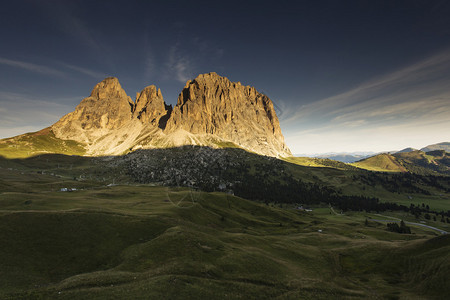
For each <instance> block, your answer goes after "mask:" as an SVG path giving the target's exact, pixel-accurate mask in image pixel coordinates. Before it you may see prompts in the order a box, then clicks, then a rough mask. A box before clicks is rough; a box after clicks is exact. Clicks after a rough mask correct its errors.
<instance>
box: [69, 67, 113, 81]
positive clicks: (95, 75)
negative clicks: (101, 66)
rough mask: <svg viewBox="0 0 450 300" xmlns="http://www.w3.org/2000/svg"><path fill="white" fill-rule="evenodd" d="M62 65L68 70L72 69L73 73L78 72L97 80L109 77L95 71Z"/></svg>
mask: <svg viewBox="0 0 450 300" xmlns="http://www.w3.org/2000/svg"><path fill="white" fill-rule="evenodd" d="M60 64H61V65H62V66H63V67H66V68H68V69H71V70H73V71H77V72H79V73H81V74H84V75H88V76H90V77H93V78H95V79H99V78H105V77H107V75H106V74H105V73H100V72H96V71H93V70H90V69H86V68H82V67H78V66H74V65H70V64H66V63H60Z"/></svg>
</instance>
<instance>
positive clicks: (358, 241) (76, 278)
mask: <svg viewBox="0 0 450 300" xmlns="http://www.w3.org/2000/svg"><path fill="white" fill-rule="evenodd" d="M254 159H255V160H257V158H256V157H255V158H254ZM98 161H99V160H98V159H92V158H84V157H73V156H63V155H50V156H47V155H45V156H37V157H33V158H29V159H26V160H22V159H16V160H6V159H1V160H0V167H1V168H0V265H1V266H2V272H0V298H6V299H8V298H11V299H20V298H22V299H34V298H40V297H44V298H55V297H58V298H62V299H74V298H77V299H79V298H83V299H95V298H97V299H110V298H130V297H131V298H137V299H139V298H142V299H148V298H161V297H162V296H164V297H166V298H167V297H172V298H183V299H189V298H194V299H198V298H239V297H244V298H261V297H267V298H276V297H278V298H282V299H289V298H291V299H299V298H304V299H308V298H309V299H320V298H322V299H329V298H376V297H382V298H396V297H402V298H408V299H409V298H414V297H422V298H424V297H425V298H426V297H439V296H440V295H443V294H444V293H445V287H446V282H448V279H449V278H448V274H450V273H449V272H447V271H446V270H448V268H449V261H450V259H449V258H450V257H449V253H450V251H448V250H449V245H450V241H449V239H448V238H438V239H437V241H438V242H435V243H434V242H429V239H430V238H432V237H434V236H436V233H434V232H432V231H428V230H424V229H421V228H413V232H414V233H415V234H414V235H399V234H395V233H390V232H387V231H386V230H385V226H384V225H382V224H377V223H374V222H370V226H368V227H366V226H364V220H365V218H366V217H370V215H368V214H364V213H353V214H352V215H347V216H336V215H334V214H330V210H329V209H328V208H319V209H315V210H314V212H313V213H312V214H311V213H309V214H307V213H300V212H298V211H295V210H292V208H286V207H285V208H283V209H280V208H278V207H271V206H266V205H261V204H258V203H254V202H250V201H246V200H244V199H240V198H237V197H233V196H229V195H226V194H220V193H198V192H194V191H190V190H187V189H173V188H166V187H149V186H113V187H106V186H105V185H106V184H109V183H111V181H112V179H111V178H112V177H114V178H116V180H118V181H120V182H126V181H127V180H128V178H127V177H126V176H125V175H123V174H122V175H121V174H120V172H121V170H115V169H108V168H105V167H104V165H103V164H99V163H98ZM255 163H256V161H255ZM289 168H292V170H294V171H295V174H296V175H297V176H300V177H302V178H305V180H308V181H321V182H327V183H330V184H332V185H334V186H337V187H342V188H345V187H347V188H349V192H352V193H357V191H360V190H358V188H359V187H358V186H357V185H356V186H352V179H351V174H356V173H355V172H360V171H357V170H352V171H344V170H338V169H333V168H311V167H301V166H297V165H293V164H290V165H289ZM38 172H39V173H38ZM42 173H44V174H42ZM52 174H53V175H52ZM61 187H76V188H78V189H82V190H79V191H76V192H71V193H69V192H60V191H59V189H60V188H61ZM366 191H367V192H368V193H380V191H381V193H385V191H384V192H383V191H382V190H381V189H380V188H377V187H373V191H372V190H370V189H369V188H368V189H367V190H366ZM444 202H445V201H444ZM444 202H443V203H442V205H444V207H446V208H447V209H448V201H446V202H445V203H444ZM430 206H431V205H430ZM372 217H373V216H372ZM398 217H401V218H405V217H404V216H398ZM405 219H406V218H405ZM412 221H413V220H412ZM429 224H430V225H432V226H434V225H435V224H433V223H429ZM319 229H321V230H323V232H322V233H319V232H317V231H318V230H319ZM431 241H434V239H432V240H431ZM430 243H431V245H430ZM387 253H389V255H387ZM417 274H419V275H417ZM422 274H423V278H422ZM262 295H264V296H262Z"/></svg>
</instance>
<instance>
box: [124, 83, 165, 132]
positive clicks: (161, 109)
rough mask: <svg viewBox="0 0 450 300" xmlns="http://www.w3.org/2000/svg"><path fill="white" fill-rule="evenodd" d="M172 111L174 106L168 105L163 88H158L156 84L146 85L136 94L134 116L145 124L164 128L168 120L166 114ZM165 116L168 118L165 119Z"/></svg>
mask: <svg viewBox="0 0 450 300" xmlns="http://www.w3.org/2000/svg"><path fill="white" fill-rule="evenodd" d="M171 111H172V106H167V105H166V103H165V102H164V99H163V96H162V94H161V90H160V89H156V87H155V86H154V85H151V86H148V87H146V88H145V89H143V90H142V91H141V92H140V93H138V94H137V95H136V106H135V108H134V112H133V117H134V118H137V119H139V120H140V121H141V122H142V123H144V124H151V125H152V126H158V127H160V128H164V127H165V123H166V122H167V117H166V116H167V115H170V112H171ZM164 117H166V120H164ZM161 119H163V120H161Z"/></svg>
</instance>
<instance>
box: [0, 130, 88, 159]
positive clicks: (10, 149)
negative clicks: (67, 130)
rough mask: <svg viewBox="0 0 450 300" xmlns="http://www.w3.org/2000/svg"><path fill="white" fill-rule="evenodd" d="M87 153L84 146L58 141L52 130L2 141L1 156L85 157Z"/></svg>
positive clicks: (72, 142)
mask: <svg viewBox="0 0 450 300" xmlns="http://www.w3.org/2000/svg"><path fill="white" fill-rule="evenodd" d="M85 152H86V151H85V149H84V147H83V145H81V144H79V143H77V142H75V141H70V140H61V139H58V138H57V137H55V135H54V133H53V132H52V131H51V129H50V128H46V129H43V130H41V131H38V132H32V133H26V134H23V135H19V136H16V137H12V138H7V139H2V140H0V156H3V157H6V158H25V157H30V156H34V155H39V154H46V153H59V154H66V155H83V154H85Z"/></svg>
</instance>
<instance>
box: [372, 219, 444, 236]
mask: <svg viewBox="0 0 450 300" xmlns="http://www.w3.org/2000/svg"><path fill="white" fill-rule="evenodd" d="M368 220H370V221H375V222H383V223H388V222H396V223H400V220H377V219H368ZM403 222H405V224H408V225H416V226H422V227H425V228H428V229H432V230H436V231H439V233H440V234H448V232H447V231H445V230H442V229H439V228H436V227H433V226H429V225H425V224H421V223H414V222H407V221H403Z"/></svg>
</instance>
